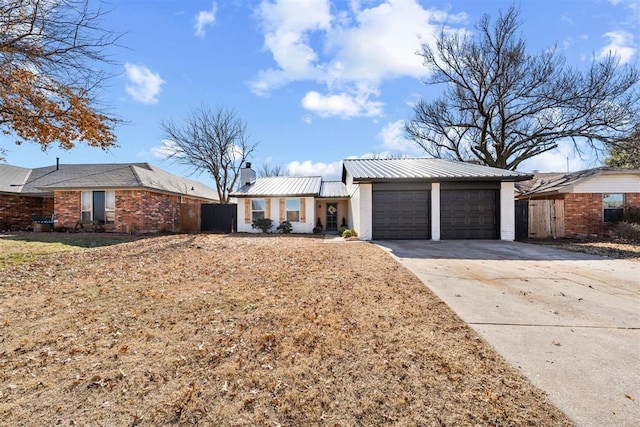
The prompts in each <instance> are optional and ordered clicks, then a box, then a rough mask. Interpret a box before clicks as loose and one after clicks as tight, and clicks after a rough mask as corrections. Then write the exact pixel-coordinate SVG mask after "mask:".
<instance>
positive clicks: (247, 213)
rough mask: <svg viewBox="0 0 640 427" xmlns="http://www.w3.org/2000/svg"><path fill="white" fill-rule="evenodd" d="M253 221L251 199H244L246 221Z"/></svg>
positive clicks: (246, 222)
mask: <svg viewBox="0 0 640 427" xmlns="http://www.w3.org/2000/svg"><path fill="white" fill-rule="evenodd" d="M250 222H251V200H250V199H244V223H245V224H249V223H250Z"/></svg>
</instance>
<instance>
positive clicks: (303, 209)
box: [300, 197, 307, 224]
mask: <svg viewBox="0 0 640 427" xmlns="http://www.w3.org/2000/svg"><path fill="white" fill-rule="evenodd" d="M306 201H307V200H306V199H305V198H304V197H301V198H300V222H301V223H303V224H304V223H305V222H307V218H306V213H307V208H306V204H305V202H306Z"/></svg>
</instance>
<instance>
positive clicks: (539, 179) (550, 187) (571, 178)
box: [516, 167, 640, 197]
mask: <svg viewBox="0 0 640 427" xmlns="http://www.w3.org/2000/svg"><path fill="white" fill-rule="evenodd" d="M621 174H622V175H628V174H631V175H633V174H636V175H640V169H615V168H606V167H599V168H593V169H586V170H582V171H577V172H568V173H556V172H552V173H535V174H533V178H532V179H530V180H527V181H522V182H520V183H518V184H517V186H516V188H517V190H518V191H519V193H520V196H521V197H522V196H530V195H538V194H549V193H563V192H566V191H570V188H571V187H572V186H574V185H576V184H578V183H580V182H582V181H584V180H586V179H589V178H592V177H595V176H598V175H621Z"/></svg>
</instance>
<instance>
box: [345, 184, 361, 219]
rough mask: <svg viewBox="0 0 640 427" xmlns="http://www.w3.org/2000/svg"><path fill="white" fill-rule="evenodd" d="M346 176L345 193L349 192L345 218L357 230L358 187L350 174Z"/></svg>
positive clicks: (358, 217) (358, 216)
mask: <svg viewBox="0 0 640 427" xmlns="http://www.w3.org/2000/svg"><path fill="white" fill-rule="evenodd" d="M346 178H347V179H346V186H347V194H349V201H348V202H347V204H348V206H349V208H348V209H347V210H348V215H347V216H348V218H347V220H348V223H349V224H351V227H353V229H354V230H356V232H357V231H358V228H359V227H360V215H359V209H360V191H359V190H360V187H359V186H358V185H355V184H354V183H353V177H352V176H351V175H349V174H347V177H346Z"/></svg>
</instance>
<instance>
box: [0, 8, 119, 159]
mask: <svg viewBox="0 0 640 427" xmlns="http://www.w3.org/2000/svg"><path fill="white" fill-rule="evenodd" d="M105 13H106V12H104V11H103V10H102V9H100V8H98V9H93V8H91V7H89V2H88V0H3V1H0V131H1V132H3V133H5V134H12V133H15V134H16V135H17V137H18V138H19V140H18V141H16V143H18V144H20V143H21V142H23V141H31V142H34V143H36V144H40V145H41V146H42V149H43V150H45V149H47V147H49V146H50V145H51V144H53V143H56V142H57V143H58V144H59V146H60V147H62V148H65V149H70V148H73V147H74V146H75V144H76V143H78V142H84V143H86V144H87V145H89V146H94V147H100V148H102V149H108V148H109V147H111V146H114V145H115V143H116V138H115V135H114V133H113V127H114V126H115V125H116V123H118V122H119V121H120V120H118V119H117V118H115V117H114V116H112V115H109V114H107V113H106V112H104V111H103V109H102V108H101V107H100V106H99V101H98V97H99V93H100V90H101V88H102V87H103V86H104V84H105V83H106V81H107V80H108V79H109V78H110V77H112V74H111V73H109V72H108V71H106V67H105V66H107V65H112V64H113V62H112V61H111V59H110V58H109V57H108V56H107V54H106V53H105V50H106V49H107V48H108V47H112V46H117V42H118V40H119V39H120V37H121V36H120V35H118V34H115V33H113V32H110V31H109V30H106V29H104V26H103V25H102V18H103V16H104V14H105ZM0 154H1V152H0Z"/></svg>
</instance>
